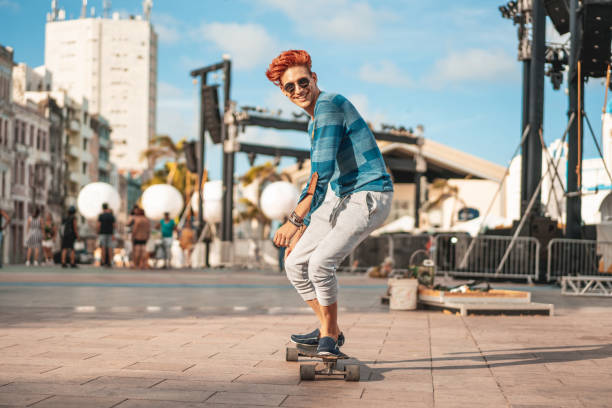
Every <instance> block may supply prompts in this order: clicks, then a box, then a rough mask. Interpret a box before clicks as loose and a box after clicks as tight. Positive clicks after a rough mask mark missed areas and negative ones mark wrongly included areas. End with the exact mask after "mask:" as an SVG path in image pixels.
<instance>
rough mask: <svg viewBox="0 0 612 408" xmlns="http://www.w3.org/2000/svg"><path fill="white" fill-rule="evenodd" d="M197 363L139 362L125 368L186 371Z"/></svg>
mask: <svg viewBox="0 0 612 408" xmlns="http://www.w3.org/2000/svg"><path fill="white" fill-rule="evenodd" d="M194 365H195V364H183V363H156V362H138V363H134V364H130V365H128V366H126V367H124V369H125V370H149V371H180V372H183V371H186V370H187V369H189V368H191V367H193V366H194Z"/></svg>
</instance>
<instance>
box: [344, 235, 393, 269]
mask: <svg viewBox="0 0 612 408" xmlns="http://www.w3.org/2000/svg"><path fill="white" fill-rule="evenodd" d="M390 250H391V240H390V237H388V236H385V235H383V236H378V237H375V236H369V237H367V238H366V239H365V240H363V242H362V243H360V244H359V245H358V246H357V248H355V249H354V250H353V252H351V254H350V255H349V256H347V257H346V258H345V259H344V261H343V262H342V263H341V264H340V266H339V267H338V270H339V271H343V272H365V271H367V270H368V268H371V267H373V266H379V265H381V264H382V263H383V261H384V260H385V258H386V257H388V256H389V255H390Z"/></svg>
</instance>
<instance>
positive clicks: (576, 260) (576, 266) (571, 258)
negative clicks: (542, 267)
mask: <svg viewBox="0 0 612 408" xmlns="http://www.w3.org/2000/svg"><path fill="white" fill-rule="evenodd" d="M608 270H610V271H611V272H608V273H606V271H608ZM610 273H612V242H597V241H592V240H585V239H566V238H555V239H551V240H550V242H549V243H548V265H547V271H546V279H547V280H548V281H549V282H551V281H557V280H561V278H562V277H563V276H608V277H610V276H611V275H610Z"/></svg>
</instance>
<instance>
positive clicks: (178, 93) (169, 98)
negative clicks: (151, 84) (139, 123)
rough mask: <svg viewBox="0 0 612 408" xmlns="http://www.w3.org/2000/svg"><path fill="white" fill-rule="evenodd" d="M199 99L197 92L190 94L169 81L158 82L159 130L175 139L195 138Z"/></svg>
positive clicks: (197, 124) (197, 126)
mask: <svg viewBox="0 0 612 408" xmlns="http://www.w3.org/2000/svg"><path fill="white" fill-rule="evenodd" d="M198 107H199V101H198V98H197V94H196V92H192V93H191V94H189V93H188V92H185V91H184V90H182V89H181V88H179V87H177V86H175V85H172V84H170V83H167V82H163V81H159V82H158V84H157V132H158V133H160V134H168V135H170V136H171V137H172V138H173V139H174V140H179V139H182V138H184V137H186V138H187V139H194V138H196V137H197V134H198V128H199V118H198Z"/></svg>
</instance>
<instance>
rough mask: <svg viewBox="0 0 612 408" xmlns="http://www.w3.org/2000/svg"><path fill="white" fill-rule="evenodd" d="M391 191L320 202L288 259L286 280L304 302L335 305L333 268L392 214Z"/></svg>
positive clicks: (335, 197) (371, 192)
mask: <svg viewBox="0 0 612 408" xmlns="http://www.w3.org/2000/svg"><path fill="white" fill-rule="evenodd" d="M392 199H393V192H392V191H388V192H377V191H358V192H356V193H353V194H350V195H347V196H345V197H342V198H340V197H337V196H335V195H333V198H332V199H331V200H329V201H325V202H323V204H321V206H320V207H319V208H317V210H316V211H315V212H314V213H313V214H312V215H311V218H310V225H309V226H308V228H306V231H305V232H304V235H302V238H300V240H299V241H298V243H297V245H296V246H295V248H294V249H293V251H292V252H291V253H290V254H289V256H288V257H287V261H286V262H285V270H286V272H287V277H288V278H289V281H290V282H291V283H292V284H293V286H294V287H295V288H296V289H297V291H298V293H299V294H300V296H302V299H304V300H312V299H318V301H319V303H320V304H321V305H323V306H329V305H331V304H334V303H336V301H337V298H338V281H337V280H336V269H337V268H338V265H340V263H341V262H342V261H343V260H344V258H346V257H347V256H348V255H349V254H350V253H351V252H352V251H353V249H355V247H357V245H359V244H360V243H361V241H363V240H364V239H365V238H367V237H368V235H370V233H371V232H372V231H374V230H375V229H377V228H378V227H380V226H381V225H382V223H383V222H384V221H385V220H386V219H387V217H388V216H389V212H390V211H391V201H392Z"/></svg>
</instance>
